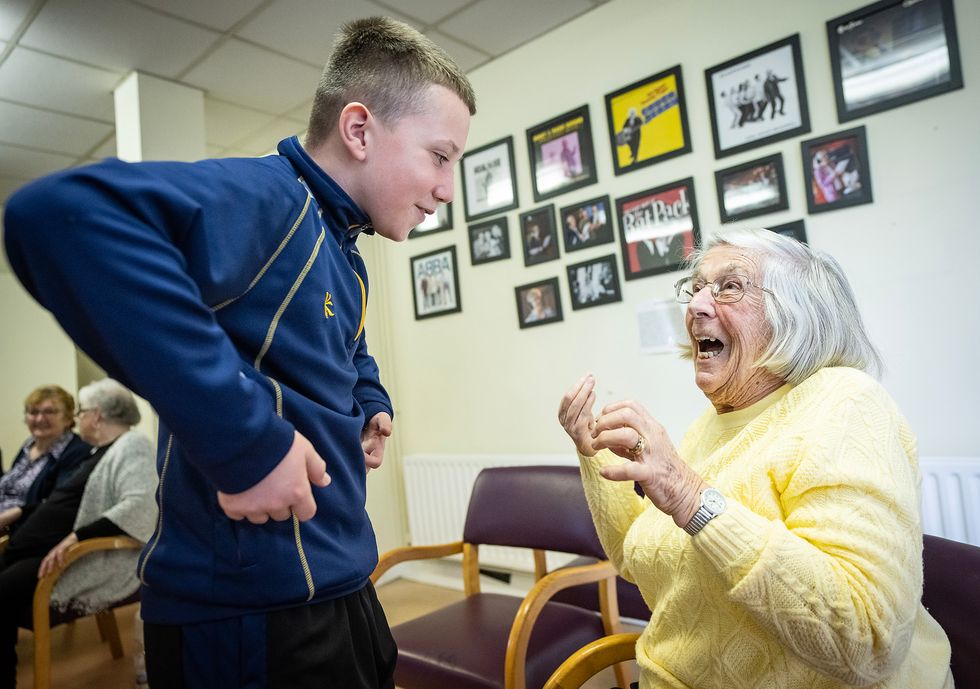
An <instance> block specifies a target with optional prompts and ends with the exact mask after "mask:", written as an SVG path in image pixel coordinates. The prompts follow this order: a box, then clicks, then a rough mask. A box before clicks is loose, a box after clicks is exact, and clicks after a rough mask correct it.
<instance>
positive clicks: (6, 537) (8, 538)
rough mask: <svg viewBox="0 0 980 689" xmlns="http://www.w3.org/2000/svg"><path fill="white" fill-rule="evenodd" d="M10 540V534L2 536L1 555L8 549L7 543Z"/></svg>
mask: <svg viewBox="0 0 980 689" xmlns="http://www.w3.org/2000/svg"><path fill="white" fill-rule="evenodd" d="M9 540H10V534H4V535H3V536H0V553H2V552H3V551H4V550H6V549H7V541H9Z"/></svg>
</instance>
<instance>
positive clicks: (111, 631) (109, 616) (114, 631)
mask: <svg viewBox="0 0 980 689" xmlns="http://www.w3.org/2000/svg"><path fill="white" fill-rule="evenodd" d="M95 621H96V622H97V623H98V625H99V636H101V637H102V640H103V641H108V642H109V652H110V653H112V657H113V658H115V659H116V660H118V659H119V658H122V657H123V649H122V641H121V640H120V639H119V625H118V624H116V616H115V614H114V613H113V612H112V610H103V611H102V612H100V613H98V614H97V615H96V616H95Z"/></svg>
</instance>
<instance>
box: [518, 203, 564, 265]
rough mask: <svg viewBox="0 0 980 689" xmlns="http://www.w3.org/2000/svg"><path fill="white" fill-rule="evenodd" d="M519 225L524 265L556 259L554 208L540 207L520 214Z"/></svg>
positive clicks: (556, 243) (556, 233) (556, 234)
mask: <svg viewBox="0 0 980 689" xmlns="http://www.w3.org/2000/svg"><path fill="white" fill-rule="evenodd" d="M520 224H521V246H523V247H524V265H526V266H533V265H536V264H538V263H544V262H546V261H554V260H555V259H556V258H558V232H557V231H556V228H555V207H554V206H542V207H541V208H535V209H534V210H530V211H527V212H526V213H521V215H520Z"/></svg>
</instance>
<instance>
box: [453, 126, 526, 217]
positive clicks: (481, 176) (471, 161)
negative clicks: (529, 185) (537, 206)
mask: <svg viewBox="0 0 980 689" xmlns="http://www.w3.org/2000/svg"><path fill="white" fill-rule="evenodd" d="M460 170H461V171H462V175H463V209H464V211H465V215H466V220H467V221H470V220H477V219H478V218H485V217H487V216H490V215H496V214H498V213H502V212H503V211H509V210H511V209H513V208H517V180H516V178H515V176H514V137H512V136H508V137H505V138H503V139H500V140H499V141H494V142H493V143H490V144H487V145H486V146H481V147H480V148H477V149H476V150H473V151H469V152H468V153H466V155H464V156H463V159H462V161H461V162H460Z"/></svg>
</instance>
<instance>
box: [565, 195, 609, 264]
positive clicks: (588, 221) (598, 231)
mask: <svg viewBox="0 0 980 689" xmlns="http://www.w3.org/2000/svg"><path fill="white" fill-rule="evenodd" d="M558 224H559V225H561V233H562V239H563V240H564V243H565V253H568V252H570V251H581V250H582V249H589V248H591V247H593V246H599V245H601V244H609V243H610V242H612V241H613V240H614V237H613V223H612V204H610V202H609V196H608V195H605V196H597V197H596V198H594V199H589V200H588V201H579V202H578V203H573V204H571V205H569V206H563V207H562V208H561V210H559V211H558Z"/></svg>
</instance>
